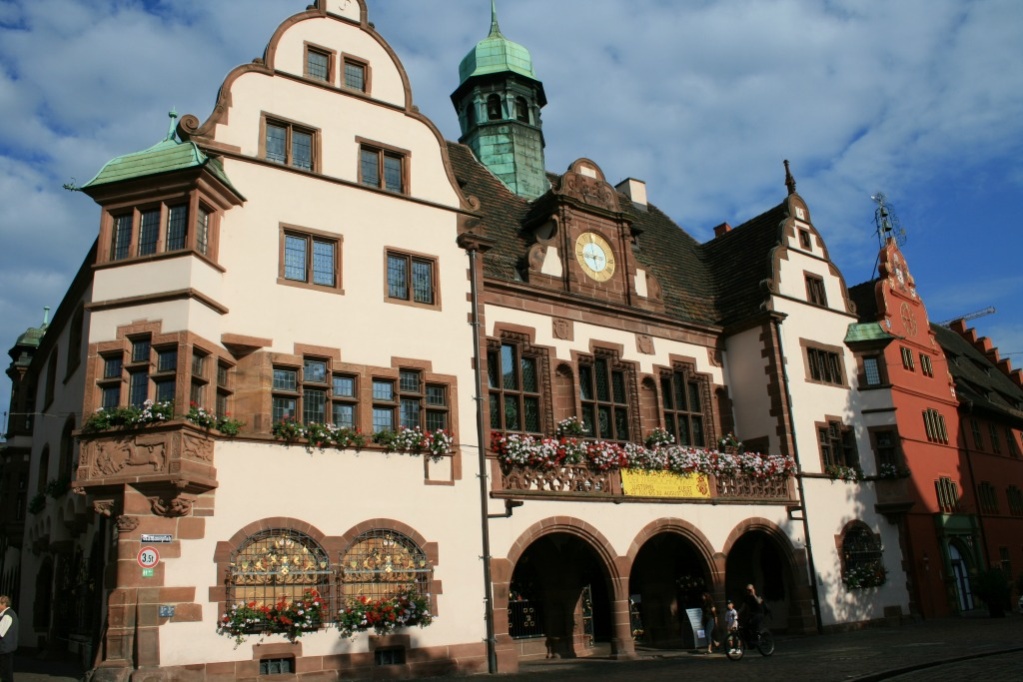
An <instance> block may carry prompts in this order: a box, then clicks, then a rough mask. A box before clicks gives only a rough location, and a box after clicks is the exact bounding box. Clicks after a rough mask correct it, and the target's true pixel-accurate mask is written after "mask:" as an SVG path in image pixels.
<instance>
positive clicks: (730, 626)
mask: <svg viewBox="0 0 1023 682" xmlns="http://www.w3.org/2000/svg"><path fill="white" fill-rule="evenodd" d="M725 628H726V629H727V630H728V631H729V632H732V631H733V630H738V629H739V612H738V611H736V610H735V602H733V601H732V600H731V599H729V600H728V610H727V611H725Z"/></svg>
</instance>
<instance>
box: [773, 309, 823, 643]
mask: <svg viewBox="0 0 1023 682" xmlns="http://www.w3.org/2000/svg"><path fill="white" fill-rule="evenodd" d="M781 319H782V318H780V317H775V318H774V329H775V338H777V340H778V358H779V360H780V365H781V379H782V385H783V387H784V389H785V408H786V410H787V411H788V413H789V425H788V426H789V433H791V434H792V458H793V459H794V460H796V464H797V465H799V467H800V471H799V472H798V473H797V474H796V486H797V488H798V489H799V502H800V504H801V505H802V507H803V509H802V511H803V514H802V521H803V544H804V545H805V546H806V560H807V564H808V568H809V569H810V590H811V591H812V593H813V616H814V621H815V622H816V625H817V633H818V634H821V633H823V632H824V621H823V620H822V619H821V596H820V591H819V590H818V589H817V568H816V567H815V566H814V562H813V547H812V545H811V544H810V521H809V519H808V518H807V515H806V491H805V490H804V488H803V473H802V465H800V463H799V446H798V445H796V417H795V415H794V414H792V394H791V393H790V391H789V372H788V368H787V366H786V363H785V345H784V343H783V342H782V336H781Z"/></svg>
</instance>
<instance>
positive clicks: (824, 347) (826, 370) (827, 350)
mask: <svg viewBox="0 0 1023 682" xmlns="http://www.w3.org/2000/svg"><path fill="white" fill-rule="evenodd" d="M799 345H800V346H801V347H802V349H803V367H804V370H805V375H804V376H805V378H806V381H807V382H808V383H811V384H820V385H823V386H835V387H839V388H848V384H847V380H846V371H845V353H844V352H843V351H842V348H841V347H840V346H832V345H829V344H822V343H818V342H815V341H811V340H809V339H800V340H799ZM818 360H819V361H818ZM815 373H817V374H820V377H814V374H815ZM833 375H837V376H833Z"/></svg>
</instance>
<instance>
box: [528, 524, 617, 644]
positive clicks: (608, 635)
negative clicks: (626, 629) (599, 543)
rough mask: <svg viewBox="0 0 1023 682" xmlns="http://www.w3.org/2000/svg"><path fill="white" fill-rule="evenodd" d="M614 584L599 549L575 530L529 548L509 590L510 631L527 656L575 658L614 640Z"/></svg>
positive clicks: (536, 543)
mask: <svg viewBox="0 0 1023 682" xmlns="http://www.w3.org/2000/svg"><path fill="white" fill-rule="evenodd" d="M612 595H613V588H612V586H611V581H610V576H609V575H608V572H607V569H606V567H605V566H604V562H603V561H602V559H601V557H600V555H599V554H598V553H597V552H596V550H595V549H594V548H593V547H592V546H590V545H589V544H588V543H587V542H586V541H585V540H583V539H582V538H579V537H578V536H575V535H572V534H570V533H560V532H556V533H551V534H549V535H545V536H543V537H541V538H538V539H537V540H535V541H534V542H532V543H531V544H530V545H529V547H527V548H526V550H525V552H523V554H522V556H521V557H520V558H519V560H518V561H517V562H516V564H515V569H514V571H513V572H512V579H511V584H510V585H509V592H508V634H509V635H510V636H511V637H512V639H513V640H517V649H518V651H519V653H520V654H521V655H523V656H527V657H528V656H541V655H543V656H546V657H548V658H554V657H559V658H571V657H576V656H581V655H588V654H590V653H592V652H593V649H594V647H599V646H600V645H601V644H603V643H606V642H610V641H611V639H612V637H613V634H614V627H613V621H612V613H611V602H612Z"/></svg>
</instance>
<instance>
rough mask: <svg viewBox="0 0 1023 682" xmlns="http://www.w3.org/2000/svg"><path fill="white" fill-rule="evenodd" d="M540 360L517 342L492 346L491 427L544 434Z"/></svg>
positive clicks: (489, 375) (489, 377)
mask: <svg viewBox="0 0 1023 682" xmlns="http://www.w3.org/2000/svg"><path fill="white" fill-rule="evenodd" d="M538 369H539V360H538V358H537V357H535V356H530V355H529V354H527V353H523V348H522V345H520V344H517V343H500V344H497V343H493V342H492V343H491V345H490V347H489V348H488V350H487V382H488V386H489V390H490V428H491V429H494V430H495V431H512V432H525V433H541V432H542V431H543V425H542V419H541V411H540V406H541V392H540V386H541V385H540V377H539V374H538Z"/></svg>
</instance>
